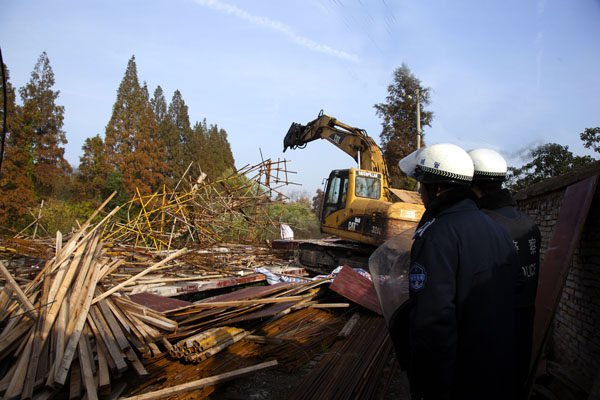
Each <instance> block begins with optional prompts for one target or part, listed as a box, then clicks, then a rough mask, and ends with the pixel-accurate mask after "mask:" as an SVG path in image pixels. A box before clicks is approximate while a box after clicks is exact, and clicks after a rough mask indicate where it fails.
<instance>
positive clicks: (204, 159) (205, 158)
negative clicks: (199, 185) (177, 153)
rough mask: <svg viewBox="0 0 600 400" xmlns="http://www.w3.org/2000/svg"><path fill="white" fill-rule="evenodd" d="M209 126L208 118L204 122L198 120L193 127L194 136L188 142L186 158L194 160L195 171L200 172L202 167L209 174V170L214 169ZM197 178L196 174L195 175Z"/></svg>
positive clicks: (190, 160)
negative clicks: (210, 149) (208, 139)
mask: <svg viewBox="0 0 600 400" xmlns="http://www.w3.org/2000/svg"><path fill="white" fill-rule="evenodd" d="M207 136H208V128H207V126H206V118H205V119H204V120H203V121H202V122H196V124H195V125H194V128H193V129H192V136H191V137H190V138H189V140H188V141H187V143H186V147H185V154H186V160H188V161H189V162H193V163H194V165H195V168H193V171H195V172H196V174H199V173H200V171H198V169H200V170H201V171H202V172H203V173H205V174H207V175H208V171H210V170H212V168H213V166H212V158H211V154H210V152H209V150H208V147H207ZM193 178H196V176H193ZM209 178H211V177H210V176H209Z"/></svg>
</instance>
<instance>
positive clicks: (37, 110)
mask: <svg viewBox="0 0 600 400" xmlns="http://www.w3.org/2000/svg"><path fill="white" fill-rule="evenodd" d="M53 86H54V73H53V72H52V68H51V67H50V60H49V59H48V55H47V54H46V53H45V52H43V53H42V54H41V55H40V57H39V58H38V61H37V63H36V64H35V68H34V70H33V72H32V73H31V79H30V80H29V82H28V83H27V85H26V86H25V87H22V88H21V89H19V93H20V95H21V100H22V102H23V112H22V120H21V130H22V132H21V134H22V135H23V137H26V138H29V141H28V146H27V147H26V148H27V149H29V151H30V157H31V162H32V164H33V184H34V188H35V190H36V192H37V194H38V196H39V197H41V198H42V199H48V198H50V197H51V196H52V195H53V194H55V192H56V190H57V189H58V188H59V187H60V186H61V185H65V182H66V181H67V180H68V176H69V175H70V173H71V166H70V165H69V163H68V162H67V161H66V160H65V159H64V153H65V149H64V148H63V147H61V146H62V145H64V144H66V143H67V139H66V136H65V132H64V131H63V129H62V127H63V114H64V107H63V106H59V105H56V104H55V102H56V99H57V98H58V96H59V94H60V92H59V91H54V90H52V87H53Z"/></svg>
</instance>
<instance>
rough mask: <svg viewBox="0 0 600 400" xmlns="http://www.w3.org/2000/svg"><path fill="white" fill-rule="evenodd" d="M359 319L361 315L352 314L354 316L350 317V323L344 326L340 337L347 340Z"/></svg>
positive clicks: (339, 334)
mask: <svg viewBox="0 0 600 400" xmlns="http://www.w3.org/2000/svg"><path fill="white" fill-rule="evenodd" d="M359 318H360V314H359V313H358V312H355V313H354V314H352V316H351V317H350V319H349V320H348V322H346V325H344V327H343V328H342V330H341V331H340V333H338V337H339V338H342V339H344V338H347V337H348V335H350V332H352V329H353V328H354V326H355V325H356V323H357V322H358V320H359Z"/></svg>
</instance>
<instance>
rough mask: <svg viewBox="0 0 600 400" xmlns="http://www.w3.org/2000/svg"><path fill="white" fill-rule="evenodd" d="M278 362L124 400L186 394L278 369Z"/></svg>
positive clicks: (148, 399) (141, 399) (237, 370)
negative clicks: (256, 373) (263, 371)
mask: <svg viewBox="0 0 600 400" xmlns="http://www.w3.org/2000/svg"><path fill="white" fill-rule="evenodd" d="M277 365H278V364H277V360H273V361H267V362H264V363H261V364H257V365H253V366H251V367H246V368H240V369H236V370H235V371H231V372H226V373H224V374H220V375H215V376H212V377H210V378H203V379H199V380H196V381H193V382H188V383H184V384H181V385H177V386H173V387H170V388H166V389H161V390H157V391H155V392H151V393H146V394H141V395H138V396H132V397H126V398H125V399H124V400H153V399H160V398H162V397H167V396H174V395H176V394H179V393H185V392H189V391H192V390H197V389H201V388H203V387H206V386H212V385H216V384H219V383H223V382H227V381H229V380H232V379H235V378H240V377H243V376H246V375H249V374H251V373H253V372H256V371H260V370H265V369H268V368H273V367H276V366H277Z"/></svg>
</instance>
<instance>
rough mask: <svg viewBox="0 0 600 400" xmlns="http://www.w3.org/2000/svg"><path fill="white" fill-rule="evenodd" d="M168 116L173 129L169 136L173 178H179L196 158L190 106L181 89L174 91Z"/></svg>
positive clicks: (168, 148)
mask: <svg viewBox="0 0 600 400" xmlns="http://www.w3.org/2000/svg"><path fill="white" fill-rule="evenodd" d="M168 117H169V122H170V127H171V129H170V131H169V136H168V137H167V138H168V142H167V143H168V144H167V150H168V153H169V158H170V162H171V164H172V165H173V179H174V180H179V179H180V178H181V176H182V175H183V173H184V172H185V170H186V169H187V167H188V165H189V164H190V162H192V161H194V160H195V157H194V151H195V150H194V149H193V148H191V146H190V144H191V142H192V136H193V130H192V127H191V125H190V117H189V114H188V107H187V105H186V104H185V101H184V100H183V97H182V96H181V92H180V91H179V90H175V93H173V98H172V99H171V104H169V111H168Z"/></svg>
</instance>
